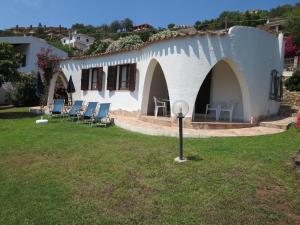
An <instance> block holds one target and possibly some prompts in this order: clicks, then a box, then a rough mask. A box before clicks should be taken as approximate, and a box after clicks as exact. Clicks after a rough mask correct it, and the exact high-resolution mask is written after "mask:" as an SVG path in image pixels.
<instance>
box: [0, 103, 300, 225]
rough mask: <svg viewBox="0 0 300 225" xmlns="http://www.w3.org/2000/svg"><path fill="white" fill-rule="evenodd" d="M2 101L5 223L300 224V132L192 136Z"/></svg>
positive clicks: (0, 165) (0, 175) (0, 217)
mask: <svg viewBox="0 0 300 225" xmlns="http://www.w3.org/2000/svg"><path fill="white" fill-rule="evenodd" d="M26 111H27V109H24V108H19V109H10V110H1V111H0V224H1V225H2V224H3V225H10V224H20V225H48V224H55V225H58V224H61V225H69V224H84V225H91V224H171V225H175V224H179V225H183V224H197V225H201V224H230V225H237V224H259V225H261V224H262V225H264V224H300V179H299V175H297V174H296V173H295V170H294V169H293V167H292V164H291V158H292V156H293V155H294V154H295V152H296V151H297V150H298V149H299V147H300V133H298V132H296V131H295V130H294V129H293V128H291V129H290V130H289V131H287V132H284V133H281V134H276V135H270V136H258V137H235V138H210V139H186V140H185V155H186V156H188V157H189V158H190V159H191V160H190V161H189V162H188V163H186V164H175V163H174V158H175V157H176V156H177V154H178V153H177V146H178V142H177V139H176V138H167V137H151V136H145V135H140V134H136V133H131V132H127V131H125V130H122V129H120V128H117V127H109V128H106V129H105V128H90V127H88V126H86V125H79V124H76V123H72V122H68V121H63V122H60V121H59V120H56V121H51V122H50V123H49V124H48V125H45V126H38V125H36V124H35V119H36V118H37V117H36V116H34V115H32V114H29V113H26Z"/></svg>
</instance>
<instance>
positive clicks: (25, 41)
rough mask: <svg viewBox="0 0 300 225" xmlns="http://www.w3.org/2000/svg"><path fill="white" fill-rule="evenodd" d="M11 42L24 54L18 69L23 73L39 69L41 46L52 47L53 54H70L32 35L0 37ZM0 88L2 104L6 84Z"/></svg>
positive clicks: (65, 55) (1, 40)
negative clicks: (38, 61) (38, 59)
mask: <svg viewBox="0 0 300 225" xmlns="http://www.w3.org/2000/svg"><path fill="white" fill-rule="evenodd" d="M1 42H6V43H10V44H11V45H13V47H14V51H16V52H18V53H21V54H22V56H23V60H22V64H21V65H20V68H19V69H18V70H19V71H20V72H22V73H31V72H37V71H38V65H37V53H39V52H40V51H41V48H45V49H47V48H51V49H52V50H53V54H55V55H57V56H59V57H67V56H68V54H67V53H66V52H64V51H62V50H60V49H58V48H55V47H53V46H52V45H49V44H48V43H47V42H46V41H45V40H43V39H40V38H36V37H32V36H7V37H0V43H1ZM3 86H4V87H1V88H0V104H3V103H4V100H5V93H6V90H5V86H6V85H5V84H4V85H3Z"/></svg>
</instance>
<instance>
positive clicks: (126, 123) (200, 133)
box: [115, 116, 292, 138]
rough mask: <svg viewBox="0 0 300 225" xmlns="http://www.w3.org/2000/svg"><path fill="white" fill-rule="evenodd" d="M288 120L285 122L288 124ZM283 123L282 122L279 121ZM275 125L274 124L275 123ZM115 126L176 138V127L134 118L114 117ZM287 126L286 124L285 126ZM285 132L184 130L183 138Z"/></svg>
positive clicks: (254, 128)
mask: <svg viewBox="0 0 300 225" xmlns="http://www.w3.org/2000/svg"><path fill="white" fill-rule="evenodd" d="M291 120H292V119H290V120H285V122H286V123H289V122H290V121H291ZM280 122H281V123H283V122H282V121H280ZM273 123H274V121H273ZM275 123H276V122H275ZM115 125H116V126H118V127H121V128H123V129H126V130H129V131H133V132H138V133H142V134H147V135H154V136H171V137H175V136H178V128H177V127H176V126H164V125H159V124H154V123H149V122H144V121H141V120H139V119H138V118H134V117H125V116H115ZM286 126H287V124H286ZM283 131H285V129H280V128H274V127H262V126H256V127H249V128H239V129H189V128H185V129H184V136H185V137H191V138H208V137H238V136H258V135H268V134H276V133H280V132H283Z"/></svg>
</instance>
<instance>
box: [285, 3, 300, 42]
mask: <svg viewBox="0 0 300 225" xmlns="http://www.w3.org/2000/svg"><path fill="white" fill-rule="evenodd" d="M299 17H300V5H299V4H297V5H296V6H295V7H294V9H293V10H292V11H291V13H290V15H289V18H288V20H287V22H286V24H285V27H286V30H287V31H288V33H289V34H290V35H291V36H293V39H294V41H295V43H296V44H297V45H299V46H300V19H299Z"/></svg>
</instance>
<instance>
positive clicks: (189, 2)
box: [0, 0, 297, 29]
mask: <svg viewBox="0 0 300 225" xmlns="http://www.w3.org/2000/svg"><path fill="white" fill-rule="evenodd" d="M296 2H297V0H247V1H245V0H242V1H241V0H227V1H224V0H223V1H221V0H205V1H204V0H151V1H150V0H147V1H143V0H105V1H104V0H81V1H78V0H1V8H0V29H4V28H9V27H13V26H15V25H16V24H18V25H19V26H29V25H31V24H32V25H34V26H36V25H37V24H38V23H39V22H41V23H42V24H43V25H44V24H45V25H53V26H58V25H59V24H61V25H62V26H66V27H70V26H71V25H72V24H74V23H76V22H79V23H84V24H92V25H100V24H103V23H110V22H111V21H113V20H115V19H118V20H121V19H123V18H125V17H129V18H131V19H132V20H133V21H134V22H135V23H136V24H140V23H149V24H152V25H153V26H155V27H159V26H161V27H165V26H167V25H168V24H169V23H175V24H191V25H192V24H194V22H195V21H196V20H203V19H211V18H214V17H217V16H218V15H219V14H220V13H221V12H222V11H224V10H240V11H244V10H247V9H270V8H273V7H276V6H278V5H282V4H286V3H291V4H293V3H296Z"/></svg>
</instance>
